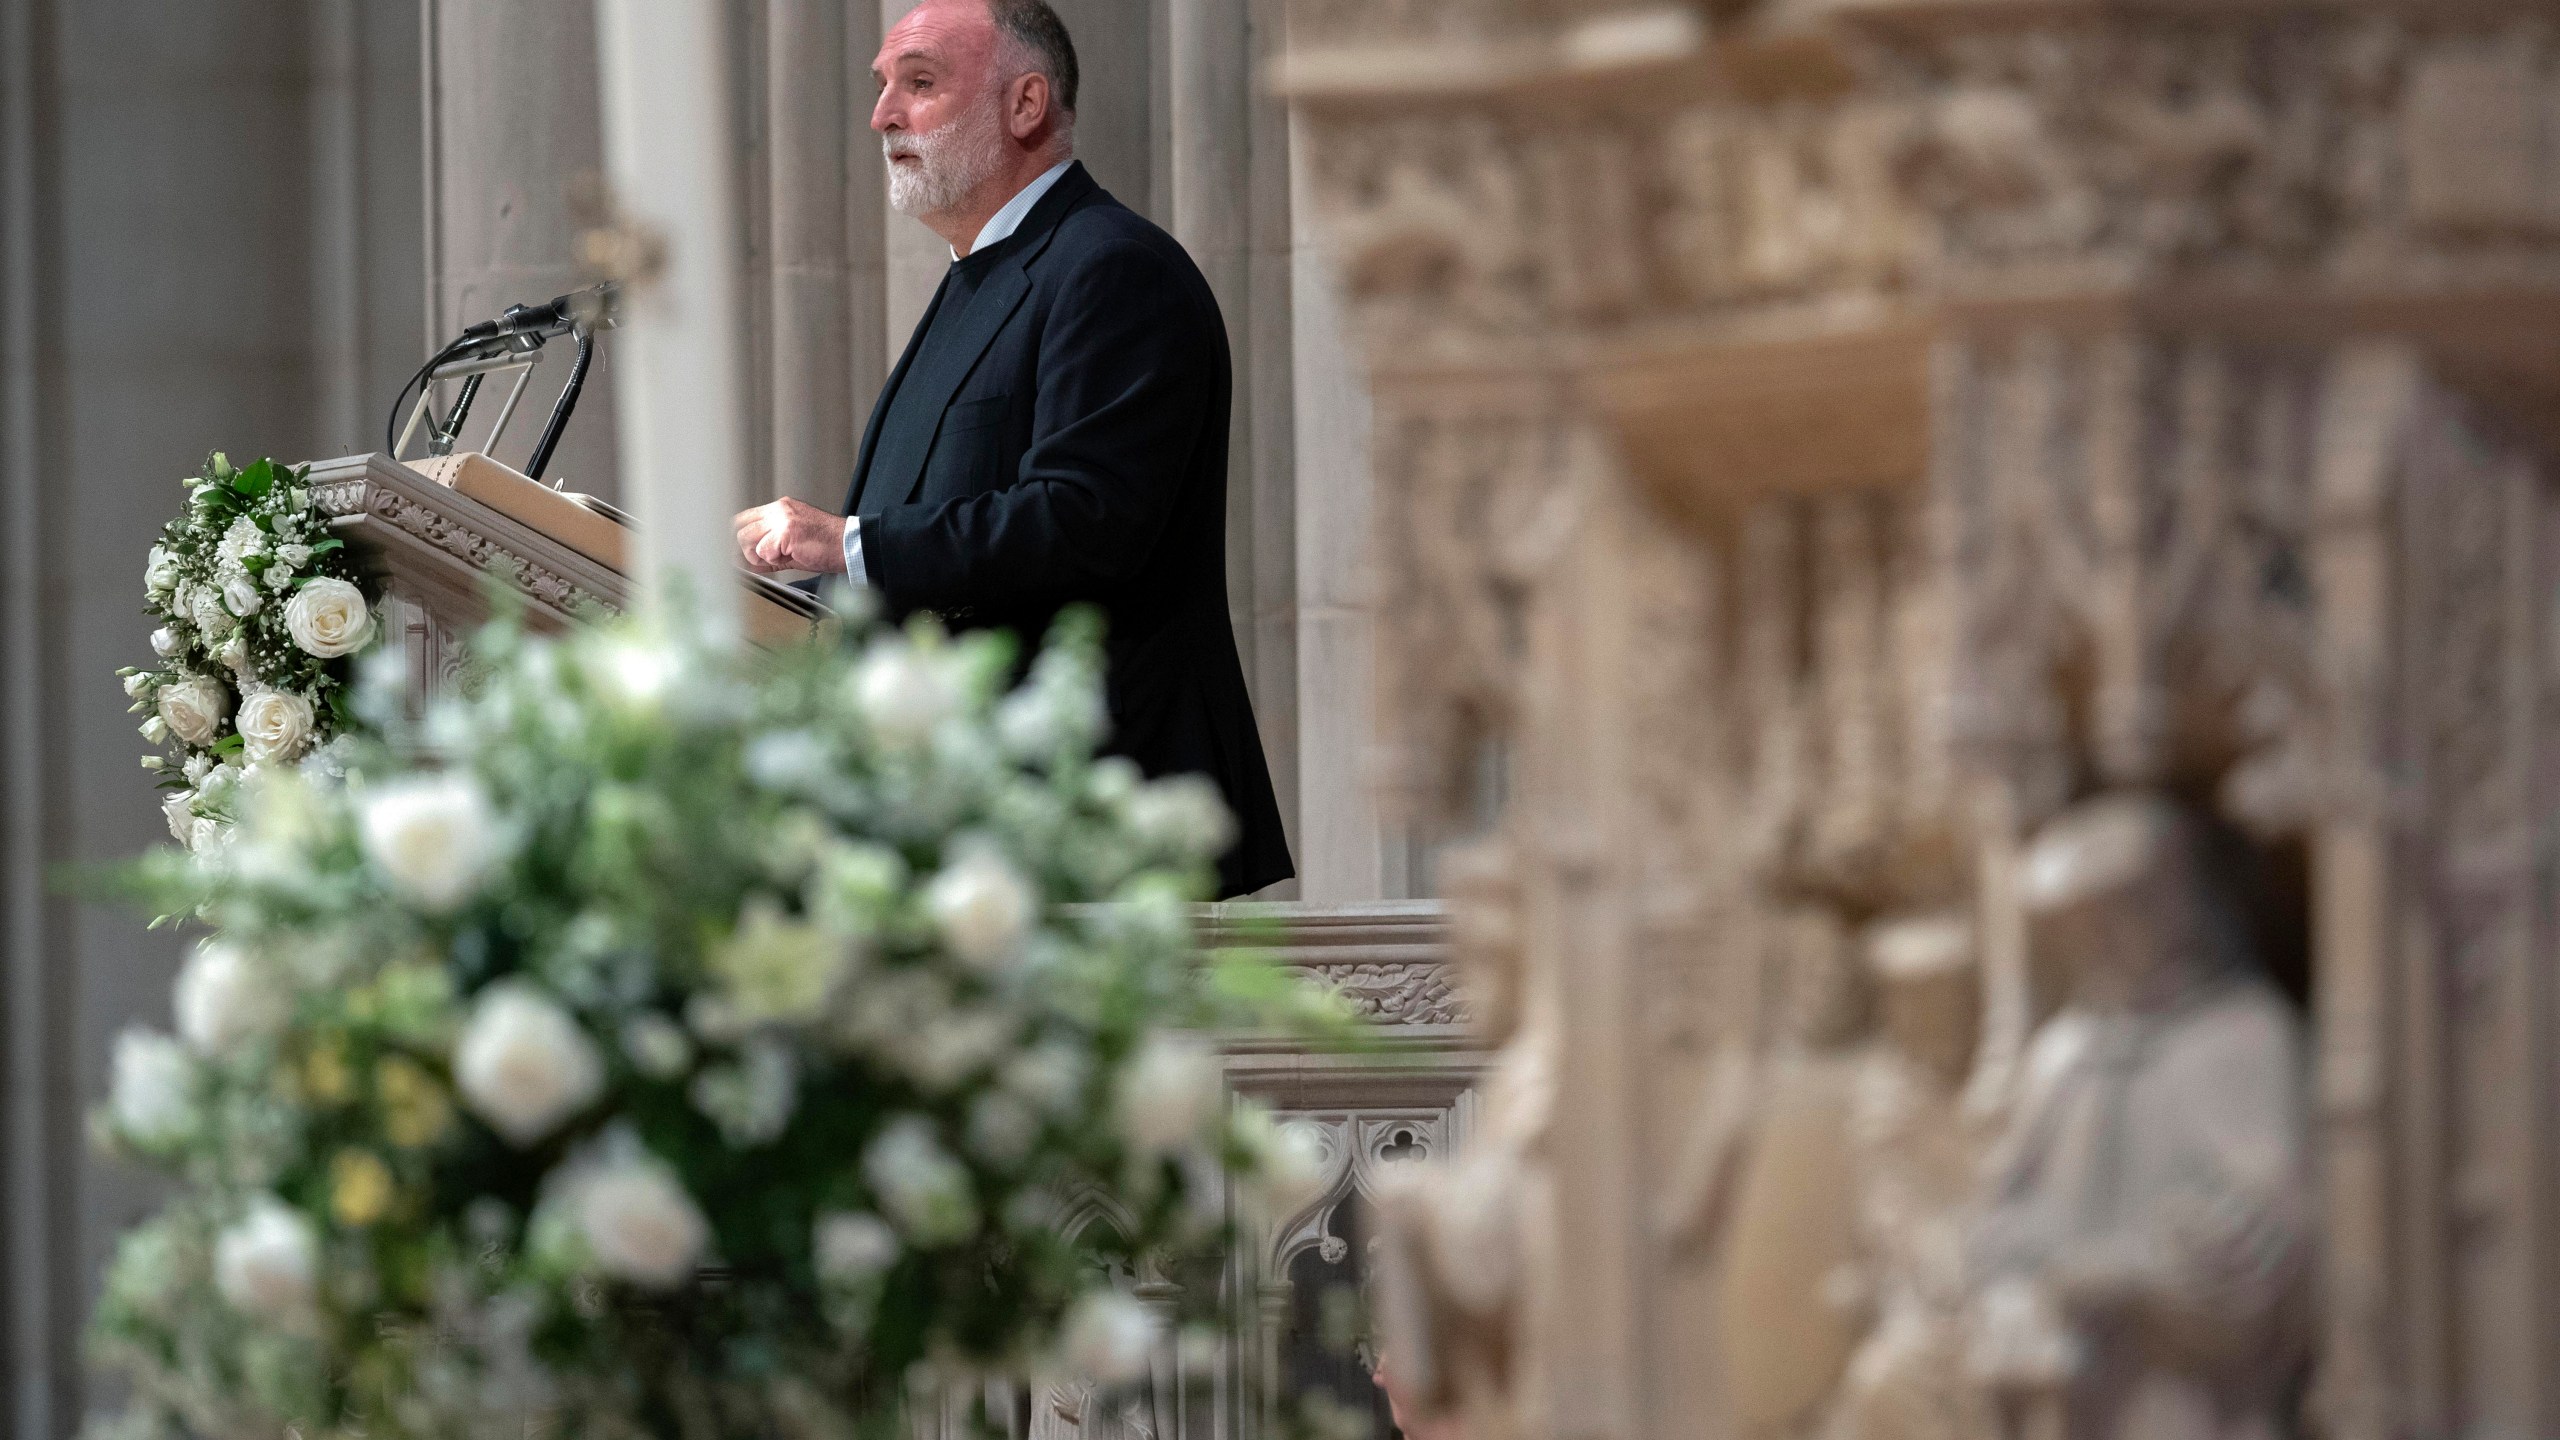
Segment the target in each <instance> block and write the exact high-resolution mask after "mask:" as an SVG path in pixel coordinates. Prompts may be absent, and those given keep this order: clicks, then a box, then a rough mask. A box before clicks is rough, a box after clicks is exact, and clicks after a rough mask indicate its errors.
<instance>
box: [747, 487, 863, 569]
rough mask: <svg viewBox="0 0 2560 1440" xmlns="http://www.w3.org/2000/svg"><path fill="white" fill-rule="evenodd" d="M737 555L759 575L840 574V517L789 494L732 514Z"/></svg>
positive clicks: (841, 560)
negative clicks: (794, 572)
mask: <svg viewBox="0 0 2560 1440" xmlns="http://www.w3.org/2000/svg"><path fill="white" fill-rule="evenodd" d="M736 523H737V530H738V554H739V556H740V558H742V559H743V560H744V561H745V562H746V566H747V568H748V569H750V570H753V571H755V572H756V573H757V574H759V575H770V574H772V573H774V572H775V571H777V570H810V571H815V572H816V573H818V574H820V575H841V574H843V573H844V517H843V516H841V515H836V514H831V513H829V512H827V511H825V510H821V509H819V508H818V507H817V506H815V505H812V504H810V503H809V502H808V501H806V500H794V499H791V498H789V497H788V496H786V497H784V498H783V499H780V500H776V501H774V502H772V503H771V504H767V505H758V506H757V507H755V508H754V509H752V510H741V511H739V512H738V515H737V522H736Z"/></svg>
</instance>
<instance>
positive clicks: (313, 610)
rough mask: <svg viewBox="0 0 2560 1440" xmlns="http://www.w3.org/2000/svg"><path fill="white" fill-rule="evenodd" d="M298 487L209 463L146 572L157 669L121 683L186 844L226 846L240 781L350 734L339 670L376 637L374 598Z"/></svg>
mask: <svg viewBox="0 0 2560 1440" xmlns="http://www.w3.org/2000/svg"><path fill="white" fill-rule="evenodd" d="M302 478H303V472H302V471H300V470H289V469H286V468H285V467H282V466H279V465H277V464H276V463H275V462H273V461H270V460H260V461H258V462H256V463H255V464H252V465H247V466H234V465H233V464H232V463H231V461H230V459H229V458H228V457H226V456H224V455H221V454H215V455H214V456H212V457H211V458H209V459H208V460H206V461H205V465H204V468H203V469H202V470H201V471H199V472H198V473H197V474H194V475H191V476H189V477H187V481H186V484H187V504H186V507H185V508H184V509H183V510H181V511H180V512H179V514H178V517H177V518H176V519H174V520H172V521H170V522H169V523H168V525H167V526H166V527H164V528H163V529H162V531H161V534H160V543H158V544H156V545H154V546H152V547H151V556H150V558H149V560H148V561H146V562H145V564H144V566H143V575H142V586H143V594H144V598H145V602H146V607H147V609H148V612H149V613H150V615H151V616H152V618H153V619H154V620H156V621H157V622H158V628H156V629H154V630H153V631H152V633H151V653H152V654H153V655H154V656H155V657H156V658H157V660H158V662H159V663H157V664H156V665H153V666H149V667H144V668H137V669H128V670H124V671H121V672H119V673H120V674H121V675H122V676H123V678H124V693H125V695H126V696H127V697H128V698H130V699H131V700H132V701H133V711H134V713H135V714H138V715H141V716H142V717H143V719H142V721H141V730H142V738H143V739H144V740H145V741H146V742H148V743H149V744H150V745H151V746H152V747H153V748H154V749H155V750H157V751H159V752H161V753H157V754H151V755H145V756H144V757H143V758H142V764H143V768H144V769H147V770H150V771H153V772H154V773H156V774H157V775H158V776H159V777H160V784H161V787H162V788H163V789H164V790H166V791H168V792H169V793H168V795H167V796H166V797H165V799H164V801H163V804H162V811H163V813H164V814H165V815H166V816H167V818H168V821H169V833H170V835H171V836H172V838H174V839H176V840H177V842H178V843H179V844H181V845H187V846H194V845H197V844H208V843H215V842H217V841H218V840H219V839H220V838H221V836H222V835H224V834H225V833H227V831H228V829H229V826H230V824H231V822H232V820H233V818H234V816H233V814H232V811H231V809H230V808H229V803H228V797H229V795H230V794H231V792H232V790H233V783H232V782H234V781H236V780H237V779H238V777H239V776H240V774H241V773H242V772H243V771H245V770H246V769H247V768H249V767H251V766H260V765H286V764H291V763H294V762H296V761H299V760H301V759H302V758H303V757H305V756H306V755H308V754H310V753H311V752H312V751H313V750H315V749H317V748H319V747H320V746H323V745H325V744H327V743H328V742H329V741H330V740H331V739H333V738H335V737H336V736H337V735H339V734H341V733H343V732H344V731H345V730H346V729H347V728H348V726H349V724H350V716H349V714H348V712H347V710H346V708H345V687H346V684H347V680H348V673H347V672H348V664H349V661H348V659H347V657H349V656H351V655H353V654H355V653H356V652H357V651H358V650H360V649H362V648H363V647H364V645H365V644H366V642H367V641H369V640H370V639H371V638H372V636H373V634H374V631H375V629H376V627H375V625H374V623H373V610H374V606H375V597H373V596H370V595H369V594H368V592H367V590H366V588H365V585H364V583H363V582H362V580H361V577H360V576H359V574H358V572H357V570H356V566H355V563H354V561H353V560H352V559H350V558H349V556H348V554H347V551H346V547H345V544H344V543H343V542H342V541H340V540H338V539H337V538H335V537H334V536H331V535H330V534H329V533H328V529H329V527H328V521H327V518H326V517H324V516H322V515H320V514H319V513H318V512H317V511H315V510H314V509H312V506H311V492H310V490H309V489H308V488H307V487H306V486H304V485H303V483H302Z"/></svg>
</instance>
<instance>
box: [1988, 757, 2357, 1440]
mask: <svg viewBox="0 0 2560 1440" xmlns="http://www.w3.org/2000/svg"><path fill="white" fill-rule="evenodd" d="M2206 842H2207V833H2206V831H2205V829H2204V827H2203V825H2202V823H2201V822H2200V821H2199V820H2198V819H2197V818H2196V817H2195V816H2194V815H2193V814H2191V813H2189V812H2188V811H2186V810H2185V809H2183V808H2182V807H2180V806H2179V805H2177V804H2175V803H2173V802H2171V801H2169V800H2166V799H2163V798H2160V797H2158V796H2155V795H2151V794H2146V793H2124V794H2117V795H2111V796H2107V797H2103V798H2100V799H2096V800H2092V801H2087V802H2084V803H2082V804H2080V805H2078V806H2075V807H2073V808H2072V809H2070V810H2067V811H2065V812H2064V813H2063V814H2062V815H2061V816H2060V817H2059V818H2057V819H2055V820H2054V821H2053V822H2051V823H2050V824H2049V825H2048V826H2046V828H2045V829H2044V831H2043V832H2042V833H2041V834H2039V835H2038V836H2037V837H2036V839H2035V840H2034V842H2033V844H2032V845H2031V846H2030V848H2029V850H2028V852H2027V854H2026V856H2025V859H2024V864H2023V873H2022V877H2021V889H2022V892H2023V901H2024V904H2025V907H2026V910H2027V913H2028V916H2029V919H2030V923H2031V926H2032V930H2031V934H2032V939H2033V943H2034V944H2036V945H2037V946H2039V947H2051V948H2052V949H2053V951H2054V952H2055V953H2056V954H2058V955H2059V956H2060V957H2062V959H2063V961H2064V962H2065V964H2066V965H2067V967H2068V974H2069V978H2070V986H2071V988H2070V992H2069V996H2068V998H2067V1000H2066V1001H2065V1003H2064V1005H2063V1008H2062V1010H2061V1011H2060V1012H2059V1013H2058V1014H2056V1015H2055V1016H2054V1017H2053V1018H2052V1019H2051V1020H2049V1021H2047V1022H2046V1023H2045V1024H2044V1026H2043V1027H2042V1028H2041V1029H2039V1030H2038V1031H2037V1033H2036V1035H2035V1038H2034V1040H2033V1042H2032V1043H2031V1045H2030V1047H2029V1050H2028V1055H2027V1060H2026V1064H2025V1067H2024V1071H2023V1075H2022V1078H2021V1081H2020V1087H2019V1092H2018V1095H2017V1099H2016V1105H2015V1108H2014V1110H2013V1112H2012V1114H2011V1117H2010V1122H2009V1128H2008V1131H2007V1133H2006V1134H2005V1135H2004V1136H2003V1137H2002V1140H2001V1143H2000V1147H1999V1149H1998V1151H1997V1153H1996V1154H1995V1156H1994V1159H1993V1164H1992V1169H1991V1174H1990V1181H1989V1183H1990V1185H1991V1189H1990V1192H1989V1194H1988V1195H1987V1197H1986V1204H1985V1208H1984V1213H1983V1214H1982V1216H1981V1218H1980V1220H1979V1222H1978V1226H1977V1228H1976V1230H1975V1232H1974V1234H1973V1236H1972V1237H1971V1244H1970V1251H1971V1253H1970V1257H1969V1270H1970V1283H1971V1286H1972V1289H1973V1306H1972V1316H1971V1324H1972V1330H1971V1336H1970V1342H1969V1345H1970V1354H1969V1360H1970V1363H1971V1365H1972V1367H1973V1368H1974V1370H1975V1372H1976V1373H1977V1374H1978V1375H1979V1376H1980V1377H1981V1378H1982V1379H1983V1381H1984V1383H1985V1384H1986V1385H1987V1386H1988V1387H1989V1388H1990V1390H1991V1393H1992V1397H1993V1399H1994V1401H1995V1402H1996V1404H1997V1406H1998V1410H1999V1414H2000V1418H2001V1422H2002V1425H2003V1427H2004V1429H2005V1431H2006V1433H2009V1434H2014V1435H2027V1436H2054V1437H2064V1436H2068V1437H2072V1440H2274V1437H2276V1436H2279V1435H2282V1434H2285V1433H2288V1432H2287V1426H2286V1424H2285V1421H2286V1417H2287V1413H2288V1411H2289V1409H2290V1407H2291V1404H2292V1400H2293V1396H2294V1393H2295V1391H2296V1390H2297V1389H2298V1387H2299V1384H2300V1381H2301V1378H2302V1371H2303V1367H2304V1364H2305V1359H2306V1355H2307V1347H2308V1340H2309V1335H2308V1328H2309V1327H2308V1321H2307V1315H2308V1304H2309V1298H2308V1294H2307V1282H2308V1279H2309V1264H2310V1261H2311V1258H2312V1235H2311V1230H2310V1217H2309V1214H2308V1189H2307V1178H2306V1155H2305V1152H2306V1135H2307V1129H2306V1127H2307V1123H2308V1117H2307V1115H2306V1112H2305V1099H2304V1083H2305V1079H2304V1044H2303V1036H2302V1031H2301V1026H2300V1023H2299V1021H2298V1020H2297V1018H2296V1017H2295V1015H2294V1012H2293V1009H2292V1007H2291V1005H2290V1004H2289V1003H2288V1002H2287V1001H2286V1000H2285V999H2284V998H2283V997H2282V996H2281V995H2279V994H2278V993H2277V992H2276V991H2275V990H2274V989H2273V988H2272V987H2271V986H2270V985H2269V984H2268V983H2267V982H2266V981H2265V980H2264V979H2263V978H2262V976H2261V975H2260V974H2259V972H2258V970H2257V968H2256V965H2255V962H2254V957H2253V955H2252V947H2251V944H2250V941H2249V940H2248V938H2247V934H2246V931H2245V928H2244V926H2243V924H2242V920H2241V916H2240V914H2239V912H2238V910H2237V909H2236V907H2235V905H2234V904H2233V902H2232V900H2231V899H2230V897H2228V896H2227V895H2225V894H2224V892H2223V890H2222V888H2221V886H2220V885H2219V884H2218V883H2217V879H2218V876H2217V873H2216V871H2215V870H2214V869H2213V867H2212V866H2211V865H2210V863H2209V859H2208V852H2207V849H2206Z"/></svg>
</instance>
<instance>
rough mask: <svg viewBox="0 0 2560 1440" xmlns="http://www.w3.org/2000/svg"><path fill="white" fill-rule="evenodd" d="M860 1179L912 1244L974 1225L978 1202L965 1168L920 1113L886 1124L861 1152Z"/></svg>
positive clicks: (949, 1236)
mask: <svg viewBox="0 0 2560 1440" xmlns="http://www.w3.org/2000/svg"><path fill="white" fill-rule="evenodd" d="M862 1177H863V1178H864V1179H865V1180H868V1181H869V1182H871V1188H872V1190H873V1191H875V1192H877V1193H878V1195H879V1196H880V1207H881V1208H882V1209H884V1210H886V1211H888V1212H889V1217H890V1218H891V1219H893V1220H895V1221H897V1222H898V1224H899V1225H900V1226H901V1227H902V1228H904V1229H905V1231H906V1232H907V1234H908V1235H909V1236H911V1237H913V1238H914V1239H915V1241H916V1242H917V1243H918V1244H922V1245H933V1244H937V1243H942V1242H946V1241H952V1240H958V1239H960V1238H962V1237H963V1236H966V1235H967V1234H968V1233H969V1232H970V1231H972V1230H975V1229H976V1228H978V1202H977V1198H976V1197H975V1196H974V1195H973V1194H972V1193H971V1191H970V1185H969V1172H968V1170H967V1169H966V1168H965V1167H963V1166H962V1165H961V1164H960V1162H959V1161H957V1160H955V1159H953V1158H952V1157H951V1152H950V1151H948V1150H945V1149H943V1148H942V1142H940V1141H939V1140H936V1139H935V1138H934V1137H933V1125H932V1123H931V1122H929V1121H927V1120H925V1119H924V1118H923V1117H922V1116H917V1115H908V1116H904V1117H902V1118H900V1119H897V1120H894V1121H892V1122H890V1124H889V1126H888V1128H887V1129H884V1130H882V1131H881V1132H880V1133H879V1134H878V1135H877V1136H875V1137H873V1139H872V1141H871V1144H870V1145H869V1147H867V1148H866V1149H865V1150H864V1151H863V1152H862Z"/></svg>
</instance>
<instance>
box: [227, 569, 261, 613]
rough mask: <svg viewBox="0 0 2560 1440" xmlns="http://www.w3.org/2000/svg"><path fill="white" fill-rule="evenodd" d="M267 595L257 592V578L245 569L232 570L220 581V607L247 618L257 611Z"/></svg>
mask: <svg viewBox="0 0 2560 1440" xmlns="http://www.w3.org/2000/svg"><path fill="white" fill-rule="evenodd" d="M266 603H267V597H266V596H264V595H261V594H259V593H258V578H257V577H256V576H254V575H251V574H249V573H248V572H247V571H245V570H238V571H233V572H232V573H231V574H230V575H229V576H227V577H225V578H224V580H223V582H222V608H224V609H226V610H228V611H230V612H231V613H232V614H234V615H237V616H239V617H241V618H242V619H244V620H245V619H247V618H248V617H249V616H252V615H255V614H257V613H258V607H259V606H261V605H264V604H266Z"/></svg>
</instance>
